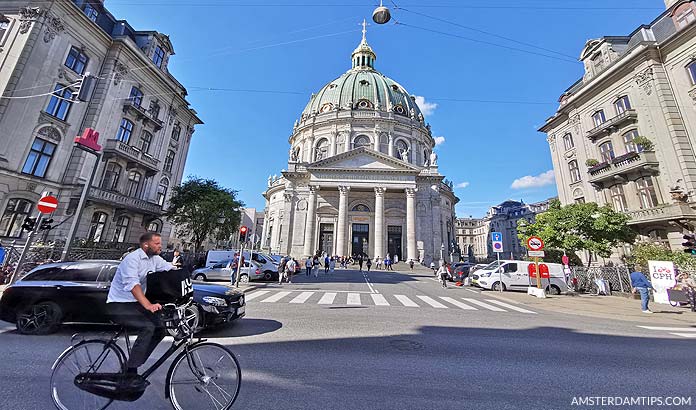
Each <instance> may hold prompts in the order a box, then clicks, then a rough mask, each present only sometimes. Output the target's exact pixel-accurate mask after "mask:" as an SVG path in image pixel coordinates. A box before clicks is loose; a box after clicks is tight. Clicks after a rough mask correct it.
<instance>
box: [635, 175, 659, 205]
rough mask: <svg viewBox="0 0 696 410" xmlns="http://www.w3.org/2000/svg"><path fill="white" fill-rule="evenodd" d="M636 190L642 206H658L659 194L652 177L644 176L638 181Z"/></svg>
mask: <svg viewBox="0 0 696 410" xmlns="http://www.w3.org/2000/svg"><path fill="white" fill-rule="evenodd" d="M636 190H637V191H638V198H639V199H640V208H641V209H647V208H654V207H656V206H657V194H656V193H655V186H654V185H653V181H652V178H650V177H644V178H641V179H639V180H637V181H636Z"/></svg>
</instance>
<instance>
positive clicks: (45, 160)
mask: <svg viewBox="0 0 696 410" xmlns="http://www.w3.org/2000/svg"><path fill="white" fill-rule="evenodd" d="M55 150H56V144H53V143H51V142H48V141H44V140H42V139H40V138H37V139H35V140H34V143H33V144H32V145H31V150H29V155H28V156H27V160H26V161H25V162H24V167H22V173H23V174H29V175H33V176H35V177H39V178H43V177H44V176H45V175H46V170H47V169H48V164H49V163H50V162H51V158H52V157H53V153H54V152H55Z"/></svg>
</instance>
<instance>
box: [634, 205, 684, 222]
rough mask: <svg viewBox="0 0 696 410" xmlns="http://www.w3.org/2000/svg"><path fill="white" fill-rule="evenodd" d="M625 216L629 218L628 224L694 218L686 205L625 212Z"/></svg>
mask: <svg viewBox="0 0 696 410" xmlns="http://www.w3.org/2000/svg"><path fill="white" fill-rule="evenodd" d="M626 215H628V216H629V217H630V218H631V220H630V221H629V224H631V223H634V224H635V223H646V222H653V221H664V220H667V219H679V218H682V217H684V216H686V215H690V216H696V214H695V213H694V211H693V210H692V209H691V208H690V207H689V205H687V204H665V205H658V206H656V207H654V208H647V209H639V210H636V211H627V212H626Z"/></svg>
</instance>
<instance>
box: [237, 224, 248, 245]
mask: <svg viewBox="0 0 696 410" xmlns="http://www.w3.org/2000/svg"><path fill="white" fill-rule="evenodd" d="M248 232H249V228H247V227H246V226H242V227H240V228H239V243H245V242H246V241H247V233H248Z"/></svg>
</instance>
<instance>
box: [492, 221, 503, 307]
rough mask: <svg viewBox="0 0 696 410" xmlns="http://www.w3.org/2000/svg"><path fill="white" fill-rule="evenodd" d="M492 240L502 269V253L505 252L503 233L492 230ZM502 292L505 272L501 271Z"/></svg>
mask: <svg viewBox="0 0 696 410" xmlns="http://www.w3.org/2000/svg"><path fill="white" fill-rule="evenodd" d="M491 242H492V243H493V252H495V256H496V260H497V261H498V270H500V254H501V253H502V252H503V234H502V233H500V232H491ZM499 279H500V286H498V287H499V288H500V292H501V293H502V292H503V272H502V271H501V272H500V276H499Z"/></svg>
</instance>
